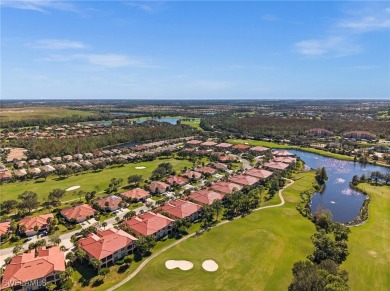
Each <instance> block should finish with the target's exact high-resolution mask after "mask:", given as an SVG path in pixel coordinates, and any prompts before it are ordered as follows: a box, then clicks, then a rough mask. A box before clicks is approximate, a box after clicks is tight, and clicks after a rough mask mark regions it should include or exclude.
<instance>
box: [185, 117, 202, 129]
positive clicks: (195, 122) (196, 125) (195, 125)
mask: <svg viewBox="0 0 390 291" xmlns="http://www.w3.org/2000/svg"><path fill="white" fill-rule="evenodd" d="M181 123H182V124H188V125H190V126H192V127H193V128H196V129H199V130H202V131H203V129H202V128H201V127H200V118H193V120H191V121H182V122H181Z"/></svg>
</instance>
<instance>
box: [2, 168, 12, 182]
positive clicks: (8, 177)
mask: <svg viewBox="0 0 390 291" xmlns="http://www.w3.org/2000/svg"><path fill="white" fill-rule="evenodd" d="M11 179H12V173H11V172H10V171H8V170H5V171H0V180H1V181H10V180H11Z"/></svg>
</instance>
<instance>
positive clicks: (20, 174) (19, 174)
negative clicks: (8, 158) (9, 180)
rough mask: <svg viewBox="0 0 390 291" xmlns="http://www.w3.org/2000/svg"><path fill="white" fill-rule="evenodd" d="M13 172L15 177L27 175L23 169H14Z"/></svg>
mask: <svg viewBox="0 0 390 291" xmlns="http://www.w3.org/2000/svg"><path fill="white" fill-rule="evenodd" d="M13 173H14V175H15V176H16V177H17V178H23V177H25V176H26V175H27V171H26V170H25V169H20V170H15V171H14V172H13Z"/></svg>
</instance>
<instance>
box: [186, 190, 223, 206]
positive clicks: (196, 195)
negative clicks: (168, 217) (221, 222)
mask: <svg viewBox="0 0 390 291" xmlns="http://www.w3.org/2000/svg"><path fill="white" fill-rule="evenodd" d="M224 196H225V195H224V194H222V193H218V192H215V191H213V190H210V189H203V190H198V191H195V192H192V193H191V194H190V195H189V196H188V198H189V199H190V200H192V201H194V202H196V203H199V204H201V205H211V204H213V202H214V201H215V200H222V199H223V197H224Z"/></svg>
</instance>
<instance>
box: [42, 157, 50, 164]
mask: <svg viewBox="0 0 390 291" xmlns="http://www.w3.org/2000/svg"><path fill="white" fill-rule="evenodd" d="M41 163H42V165H48V164H50V163H51V159H49V158H42V159H41Z"/></svg>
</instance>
